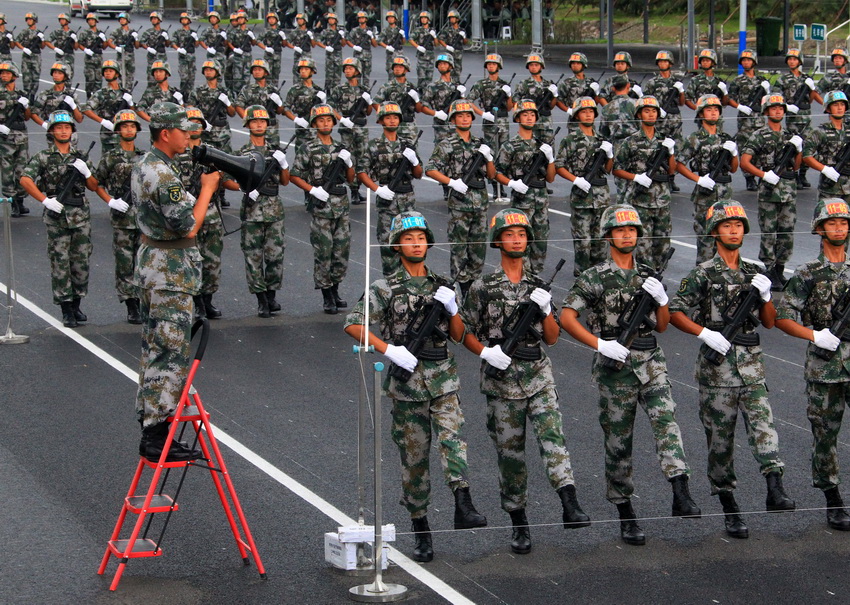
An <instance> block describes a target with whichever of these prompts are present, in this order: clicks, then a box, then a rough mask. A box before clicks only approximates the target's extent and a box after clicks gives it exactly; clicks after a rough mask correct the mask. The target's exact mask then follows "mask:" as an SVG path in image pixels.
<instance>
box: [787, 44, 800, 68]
mask: <svg viewBox="0 0 850 605" xmlns="http://www.w3.org/2000/svg"><path fill="white" fill-rule="evenodd" d="M791 57H794V58H795V59H799V60H800V65H802V64H803V58H804V55H803V52H802V51H801V50H800V49H799V48H789V49H788V52H787V53H785V62H786V63H788V59H790V58H791Z"/></svg>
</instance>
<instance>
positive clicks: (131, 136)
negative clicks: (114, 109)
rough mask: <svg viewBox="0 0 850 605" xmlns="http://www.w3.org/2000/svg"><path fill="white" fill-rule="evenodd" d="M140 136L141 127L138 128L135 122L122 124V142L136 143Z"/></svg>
mask: <svg viewBox="0 0 850 605" xmlns="http://www.w3.org/2000/svg"><path fill="white" fill-rule="evenodd" d="M138 134H139V127H138V126H136V124H135V122H122V123H121V125H120V126H119V127H118V136H120V137H121V140H122V141H135V140H136V136H137V135H138Z"/></svg>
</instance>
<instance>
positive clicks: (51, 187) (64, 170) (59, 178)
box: [22, 144, 94, 229]
mask: <svg viewBox="0 0 850 605" xmlns="http://www.w3.org/2000/svg"><path fill="white" fill-rule="evenodd" d="M81 158H82V159H84V158H83V153H82V152H81V151H80V150H79V149H77V148H75V147H74V146H71V150H70V151H69V152H68V153H60V152H59V150H58V149H56V146H55V145H52V144H51V145H50V146H49V147H48V148H47V149H42V150H41V151H39V152H38V153H37V154H35V155H34V156H32V158H30V161H29V162H28V163H27V165H26V168H24V172H23V175H22V176H28V177H29V178H31V179H32V180H33V182H34V183H35V184H36V185H37V186H38V188H39V189H41V192H42V193H44V194H45V195H47V197H56V196H57V195H58V193H59V191H60V190H61V189H62V187H63V186H64V184H65V183H66V181H67V179H69V178H70V177H71V173H69V171H72V172H77V169H76V168H74V167H73V166H71V165H70V164H71V163H72V162H74V160H76V159H81ZM86 166H88V168H89V170H91V171H92V173H94V167H92V165H91V162H89V161H88V160H86ZM70 197H71V198H74V199H76V200H77V203H79V204H80V205H79V206H72V205H70V204H65V209H64V210H63V211H62V212H61V213H60V214H59V216H58V218H57V217H55V216H51V215H52V214H53V213H49V214H48V211H45V213H44V224H45V225H53V226H56V227H60V228H62V229H79V228H80V227H82V226H84V225H85V224H87V223H88V222H89V221H90V220H91V212H90V209H89V201H88V200H87V199H86V187H85V179H83V178H77V185H76V186H75V187H74V188H73V189H72V191H71V196H70Z"/></svg>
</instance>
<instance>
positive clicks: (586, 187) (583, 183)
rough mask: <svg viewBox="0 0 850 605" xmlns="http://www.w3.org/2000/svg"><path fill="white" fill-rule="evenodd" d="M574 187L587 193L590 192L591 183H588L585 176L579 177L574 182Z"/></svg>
mask: <svg viewBox="0 0 850 605" xmlns="http://www.w3.org/2000/svg"><path fill="white" fill-rule="evenodd" d="M573 185H574V186H576V187H578V188H579V189H581V190H582V191H584V192H585V193H587V192H588V191H590V181H588V180H587V179H586V178H584V177H583V176H577V177H576V180H574V181H573Z"/></svg>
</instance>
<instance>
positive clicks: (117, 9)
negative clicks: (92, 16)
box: [68, 0, 133, 17]
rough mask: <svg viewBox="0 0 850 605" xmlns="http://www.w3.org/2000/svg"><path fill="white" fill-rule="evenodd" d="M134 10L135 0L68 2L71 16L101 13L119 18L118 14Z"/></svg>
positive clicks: (72, 0)
mask: <svg viewBox="0 0 850 605" xmlns="http://www.w3.org/2000/svg"><path fill="white" fill-rule="evenodd" d="M132 8H133V0H68V10H69V11H70V13H71V16H72V17H73V16H74V13H79V15H80V16H81V17H85V16H86V13H101V14H107V15H112V16H113V17H116V16H118V13H125V12H126V13H129V12H130V10H131V9H132Z"/></svg>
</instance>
